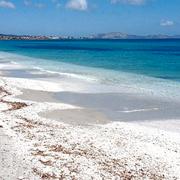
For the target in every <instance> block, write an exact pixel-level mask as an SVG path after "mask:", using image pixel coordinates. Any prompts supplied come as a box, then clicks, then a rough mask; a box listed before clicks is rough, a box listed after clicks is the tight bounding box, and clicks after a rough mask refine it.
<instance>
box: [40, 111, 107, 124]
mask: <svg viewBox="0 0 180 180" xmlns="http://www.w3.org/2000/svg"><path fill="white" fill-rule="evenodd" d="M39 115H40V116H42V117H45V118H47V119H54V120H56V121H61V122H64V123H68V124H71V125H76V126H87V125H93V124H106V123H108V122H110V120H109V119H108V118H107V117H106V116H105V115H104V114H103V113H100V112H96V111H95V110H92V109H71V110H55V111H50V112H42V113H39Z"/></svg>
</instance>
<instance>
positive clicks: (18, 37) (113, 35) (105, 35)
mask: <svg viewBox="0 0 180 180" xmlns="http://www.w3.org/2000/svg"><path fill="white" fill-rule="evenodd" d="M80 39H82V40H121V39H122V40H123V39H132V40H133V39H142V40H143V39H180V35H163V34H155V35H144V36H143V35H130V34H125V33H120V32H112V33H102V34H95V35H89V36H79V37H75V36H44V35H37V36H33V35H12V34H0V40H80Z"/></svg>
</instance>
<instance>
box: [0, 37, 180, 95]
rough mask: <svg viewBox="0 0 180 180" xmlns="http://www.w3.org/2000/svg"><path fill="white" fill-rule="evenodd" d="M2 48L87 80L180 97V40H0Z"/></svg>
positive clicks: (31, 62) (35, 63)
mask: <svg viewBox="0 0 180 180" xmlns="http://www.w3.org/2000/svg"><path fill="white" fill-rule="evenodd" d="M0 51H1V52H6V53H11V54H15V55H17V54H18V55H21V58H20V56H17V58H16V61H19V62H21V63H24V64H28V65H32V66H36V67H40V68H43V69H46V70H50V71H56V72H59V73H68V74H71V75H74V77H81V78H82V79H85V80H92V81H96V82H98V83H101V84H110V85H113V86H123V87H126V89H127V88H128V87H129V88H134V89H136V90H138V89H141V90H142V89H143V90H145V91H150V92H151V93H157V94H158V93H161V94H162V95H169V96H175V97H179V96H180V95H178V94H179V90H180V40H91V41H90V40H89V41H87V40H79V41H78V40H73V41H0ZM22 55H23V56H22ZM24 56H28V57H31V58H25V57H24ZM11 60H15V57H13V58H12V59H11Z"/></svg>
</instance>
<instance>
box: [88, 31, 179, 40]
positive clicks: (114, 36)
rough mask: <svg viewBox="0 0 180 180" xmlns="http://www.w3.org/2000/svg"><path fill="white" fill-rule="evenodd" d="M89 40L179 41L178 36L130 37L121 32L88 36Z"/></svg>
mask: <svg viewBox="0 0 180 180" xmlns="http://www.w3.org/2000/svg"><path fill="white" fill-rule="evenodd" d="M90 38H91V39H180V35H173V36H170V35H163V34H157V35H156V34H155V35H145V36H143V35H141V36H140V35H130V34H126V33H121V32H111V33H101V34H96V35H92V36H90Z"/></svg>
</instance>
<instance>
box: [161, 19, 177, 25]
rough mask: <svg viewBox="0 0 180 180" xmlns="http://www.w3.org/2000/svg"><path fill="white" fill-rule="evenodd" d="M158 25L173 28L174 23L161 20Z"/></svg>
mask: <svg viewBox="0 0 180 180" xmlns="http://www.w3.org/2000/svg"><path fill="white" fill-rule="evenodd" d="M160 25H161V26H173V25H174V21H171V20H161V22H160Z"/></svg>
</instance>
